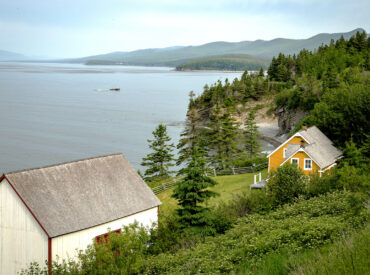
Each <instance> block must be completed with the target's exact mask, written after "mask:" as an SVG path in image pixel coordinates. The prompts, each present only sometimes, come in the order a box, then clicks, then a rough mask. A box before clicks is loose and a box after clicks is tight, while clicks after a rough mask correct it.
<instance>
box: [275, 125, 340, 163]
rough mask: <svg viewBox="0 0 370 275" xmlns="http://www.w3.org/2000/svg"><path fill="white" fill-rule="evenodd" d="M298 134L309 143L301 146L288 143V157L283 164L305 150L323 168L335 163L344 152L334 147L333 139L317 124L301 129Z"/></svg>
mask: <svg viewBox="0 0 370 275" xmlns="http://www.w3.org/2000/svg"><path fill="white" fill-rule="evenodd" d="M298 134H299V136H301V137H303V138H304V139H305V140H306V141H307V143H308V144H306V145H305V146H304V147H301V146H300V144H293V143H288V147H287V152H286V159H285V160H284V162H283V163H282V164H284V163H285V162H287V161H288V160H289V159H290V158H291V157H293V156H294V155H295V154H296V153H297V152H298V151H303V152H305V153H306V154H307V155H308V156H309V157H310V158H312V159H313V160H314V161H315V162H316V163H317V165H318V166H319V167H320V168H321V169H323V168H325V167H327V166H328V165H330V164H332V163H334V162H335V161H336V160H337V159H338V158H339V157H341V156H342V152H341V151H340V150H339V149H337V148H336V147H334V146H333V144H332V142H331V140H330V139H329V138H327V136H325V135H324V134H323V133H322V132H321V131H320V130H319V129H318V128H317V127H316V126H312V127H310V128H308V129H307V130H300V131H299V132H298Z"/></svg>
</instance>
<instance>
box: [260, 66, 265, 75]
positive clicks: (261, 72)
mask: <svg viewBox="0 0 370 275" xmlns="http://www.w3.org/2000/svg"><path fill="white" fill-rule="evenodd" d="M258 76H262V77H264V76H265V72H264V71H263V68H262V67H261V69H260V71H259V73H258Z"/></svg>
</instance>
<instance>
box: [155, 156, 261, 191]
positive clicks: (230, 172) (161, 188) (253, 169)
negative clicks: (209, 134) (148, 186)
mask: <svg viewBox="0 0 370 275" xmlns="http://www.w3.org/2000/svg"><path fill="white" fill-rule="evenodd" d="M267 166H268V164H267V163H262V164H259V165H255V166H249V167H239V168H230V169H225V170H216V169H209V170H207V171H206V176H207V177H216V176H223V175H238V174H246V173H254V172H257V171H260V170H262V169H264V168H267ZM181 179H182V178H175V179H170V180H169V181H167V182H163V183H162V184H161V185H159V186H156V187H153V188H152V190H153V192H154V194H156V195H157V194H159V193H161V192H163V191H165V190H167V189H169V188H172V187H174V186H175V185H176V184H177V183H178V182H179V181H180V180H181Z"/></svg>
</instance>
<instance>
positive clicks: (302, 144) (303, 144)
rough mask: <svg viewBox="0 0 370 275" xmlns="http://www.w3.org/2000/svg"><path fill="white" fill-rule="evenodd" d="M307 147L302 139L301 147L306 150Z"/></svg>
mask: <svg viewBox="0 0 370 275" xmlns="http://www.w3.org/2000/svg"><path fill="white" fill-rule="evenodd" d="M305 145H306V143H305V141H304V140H303V139H301V147H302V148H304V146H305Z"/></svg>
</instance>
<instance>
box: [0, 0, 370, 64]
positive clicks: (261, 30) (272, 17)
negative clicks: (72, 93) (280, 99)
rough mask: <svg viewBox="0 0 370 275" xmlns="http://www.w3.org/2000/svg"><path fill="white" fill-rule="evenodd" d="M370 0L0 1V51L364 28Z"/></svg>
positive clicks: (71, 51) (62, 53)
mask: <svg viewBox="0 0 370 275" xmlns="http://www.w3.org/2000/svg"><path fill="white" fill-rule="evenodd" d="M369 11H370V1H369V0H357V1H356V0H353V1H351V0H349V1H344V0H306V1H303V0H301V1H300V0H269V1H268V0H50V1H49V0H0V50H8V51H12V52H18V53H22V54H25V55H28V56H44V57H50V58H68V57H82V56H89V55H95V54H103V53H108V52H114V51H132V50H137V49H144V48H162V47H169V46H177V45H181V46H188V45H201V44H204V43H208V42H214V41H230V42H236V41H243V40H256V39H264V40H271V39H274V38H278V37H283V38H295V39H300V38H308V37H311V36H313V35H316V34H318V33H323V32H325V33H334V32H347V31H351V30H353V29H355V28H359V27H361V28H364V29H365V30H366V31H367V32H369V30H370V12H369Z"/></svg>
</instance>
